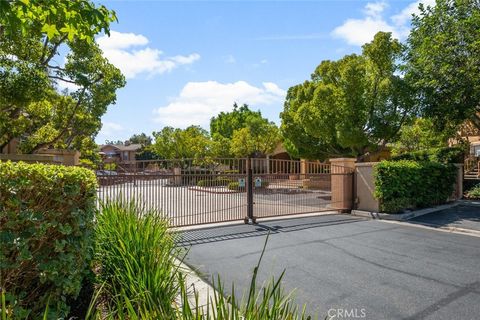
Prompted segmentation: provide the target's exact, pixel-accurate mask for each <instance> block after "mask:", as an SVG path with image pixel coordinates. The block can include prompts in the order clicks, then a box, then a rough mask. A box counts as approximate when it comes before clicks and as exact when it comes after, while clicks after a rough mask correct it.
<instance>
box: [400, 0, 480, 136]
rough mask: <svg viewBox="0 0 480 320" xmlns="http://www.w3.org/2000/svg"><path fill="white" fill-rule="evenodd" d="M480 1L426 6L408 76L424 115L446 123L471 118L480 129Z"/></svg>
mask: <svg viewBox="0 0 480 320" xmlns="http://www.w3.org/2000/svg"><path fill="white" fill-rule="evenodd" d="M478 39H480V3H479V2H478V1H477V0H437V2H436V5H435V6H433V7H430V6H428V7H424V6H423V5H420V14H419V15H418V16H416V17H414V18H413V20H412V30H411V32H410V35H409V37H408V40H407V46H408V50H407V55H406V62H407V68H406V71H407V72H406V79H407V80H408V82H409V83H411V84H412V85H413V86H414V88H415V90H416V93H417V94H416V98H417V103H418V104H419V106H420V107H421V110H422V111H423V113H424V114H425V115H426V116H428V117H432V118H433V119H434V123H435V124H436V125H437V126H438V127H440V128H444V127H447V128H448V127H456V126H457V125H458V124H461V123H463V122H464V121H465V120H467V119H468V120H471V121H472V123H474V124H476V126H477V128H480V114H479V111H480V42H479V41H478Z"/></svg>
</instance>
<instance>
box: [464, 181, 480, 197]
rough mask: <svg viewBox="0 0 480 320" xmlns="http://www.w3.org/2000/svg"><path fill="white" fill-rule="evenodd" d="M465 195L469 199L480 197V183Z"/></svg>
mask: <svg viewBox="0 0 480 320" xmlns="http://www.w3.org/2000/svg"><path fill="white" fill-rule="evenodd" d="M465 196H466V197H467V198H468V199H475V200H478V199H480V184H477V185H475V186H473V187H472V188H470V189H469V190H467V192H465Z"/></svg>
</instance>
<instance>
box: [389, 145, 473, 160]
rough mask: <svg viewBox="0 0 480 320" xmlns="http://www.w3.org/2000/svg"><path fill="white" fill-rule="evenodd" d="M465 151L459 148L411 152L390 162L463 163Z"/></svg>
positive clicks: (395, 157) (393, 158)
mask: <svg viewBox="0 0 480 320" xmlns="http://www.w3.org/2000/svg"><path fill="white" fill-rule="evenodd" d="M464 157H465V149H464V148H463V147H461V146H455V147H445V148H432V149H427V150H420V151H412V152H406V153H403V154H400V155H398V156H394V157H392V160H394V161H399V160H412V161H434V162H440V163H463V160H464Z"/></svg>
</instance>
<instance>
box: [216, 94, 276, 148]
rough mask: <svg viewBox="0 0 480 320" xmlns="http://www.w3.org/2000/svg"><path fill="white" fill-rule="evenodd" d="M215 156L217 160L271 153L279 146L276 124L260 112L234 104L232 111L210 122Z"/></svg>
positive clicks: (223, 113) (221, 114)
mask: <svg viewBox="0 0 480 320" xmlns="http://www.w3.org/2000/svg"><path fill="white" fill-rule="evenodd" d="M210 134H211V137H212V140H213V141H212V153H213V155H214V156H217V157H229V156H237V157H248V156H255V155H265V154H268V153H271V152H272V151H273V150H274V149H275V147H277V145H278V144H279V143H280V140H281V139H280V132H279V130H278V128H277V126H276V125H275V123H273V122H271V121H268V119H266V118H263V117H262V114H261V112H260V111H252V110H250V109H249V107H248V105H246V104H244V105H242V106H241V107H238V105H237V104H236V103H235V104H234V105H233V110H232V111H231V112H221V113H220V114H219V115H218V116H216V117H213V118H212V119H211V121H210Z"/></svg>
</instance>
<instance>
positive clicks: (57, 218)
mask: <svg viewBox="0 0 480 320" xmlns="http://www.w3.org/2000/svg"><path fill="white" fill-rule="evenodd" d="M0 177H1V179H0V240H1V241H0V272H1V275H0V288H1V290H2V294H3V298H5V299H6V301H5V304H6V306H7V307H6V309H7V310H6V311H7V313H8V314H9V315H10V316H11V318H12V319H25V318H30V319H38V318H41V315H42V312H43V311H44V310H45V306H46V305H49V308H50V310H51V311H52V312H57V313H58V314H59V315H62V316H66V315H67V314H68V306H67V303H66V301H67V299H72V298H75V297H76V296H77V295H78V293H79V291H80V288H81V283H82V280H83V277H84V276H85V274H86V273H87V270H88V269H89V267H90V262H91V259H92V258H93V237H94V232H93V230H94V214H95V210H96V201H95V197H96V187H97V183H96V178H95V175H94V173H93V172H92V171H91V170H88V169H85V168H79V167H65V166H56V165H45V164H26V163H22V162H19V163H12V162H0Z"/></svg>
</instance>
